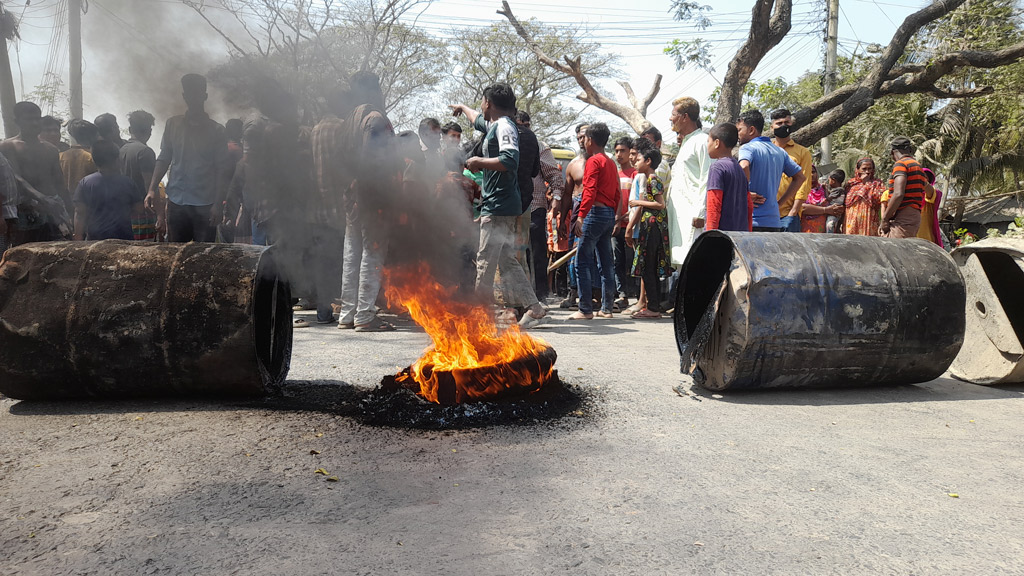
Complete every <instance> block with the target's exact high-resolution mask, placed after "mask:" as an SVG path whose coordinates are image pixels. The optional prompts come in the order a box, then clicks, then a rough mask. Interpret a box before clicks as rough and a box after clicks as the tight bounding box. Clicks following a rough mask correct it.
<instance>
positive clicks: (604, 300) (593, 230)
mask: <svg viewBox="0 0 1024 576" xmlns="http://www.w3.org/2000/svg"><path fill="white" fill-rule="evenodd" d="M609 136H611V132H609V130H608V126H606V125H605V124H604V123H602V122H598V123H596V124H591V125H590V127H588V128H587V133H586V136H584V138H583V144H584V146H585V147H586V150H587V156H588V157H587V163H586V165H585V166H584V168H583V193H582V195H581V197H580V213H579V218H577V220H576V227H575V232H576V235H577V236H579V239H580V240H579V244H578V246H579V251H578V252H577V253H576V258H577V277H578V282H579V293H580V294H581V295H583V297H582V298H580V309H579V311H578V312H576V313H574V314H573V315H572V316H569V319H570V320H592V319H593V318H594V305H593V301H592V300H591V299H590V298H588V297H586V295H588V294H590V293H591V289H592V286H593V283H594V282H595V281H596V280H597V279H596V278H593V277H592V276H593V274H592V270H591V268H592V267H593V262H594V259H595V258H596V259H597V265H598V272H599V275H600V276H601V310H600V311H599V312H598V313H597V315H598V316H600V317H601V318H611V317H612V305H613V301H614V300H615V264H614V262H613V260H612V231H613V229H614V228H615V214H616V212H617V211H618V206H619V200H620V195H621V191H620V190H619V171H618V170H616V169H615V162H614V161H613V160H612V159H611V158H609V157H608V156H607V155H605V153H604V147H605V145H607V144H608V137H609Z"/></svg>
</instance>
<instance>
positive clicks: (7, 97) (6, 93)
mask: <svg viewBox="0 0 1024 576" xmlns="http://www.w3.org/2000/svg"><path fill="white" fill-rule="evenodd" d="M6 11H7V8H6V7H5V6H4V5H3V4H0V14H2V13H4V12H6ZM17 35H18V31H17V30H14V37H15V38H16V37H17ZM7 40H8V39H7V38H6V37H0V113H2V115H3V120H4V136H5V137H7V138H10V137H11V136H14V135H15V134H17V133H18V125H17V124H15V123H14V104H15V102H17V101H18V97H17V95H16V94H15V92H14V75H13V74H11V58H10V56H9V55H8V52H7Z"/></svg>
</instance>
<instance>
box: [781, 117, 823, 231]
mask: <svg viewBox="0 0 1024 576" xmlns="http://www.w3.org/2000/svg"><path fill="white" fill-rule="evenodd" d="M792 126H793V115H792V114H790V112H789V110H787V109H785V108H779V109H778V110H776V111H774V112H772V132H773V134H774V136H775V137H774V139H773V140H772V141H773V142H775V145H776V146H778V147H779V148H782V149H783V150H785V151H786V154H787V155H788V156H789V157H790V158H791V159H792V160H793V162H796V163H797V164H798V165H800V173H801V174H803V175H804V178H805V180H804V182H803V184H801V185H800V187H799V188H797V189H796V192H795V193H794V192H792V191H790V190H789V184H790V183H791V182H792V181H793V178H790V177H789V176H787V175H785V174H783V175H782V180H780V181H779V193H778V200H779V217H780V218H782V228H783V231H785V232H799V231H800V212H801V211H802V210H803V205H804V202H805V201H806V200H807V195H808V194H810V192H811V167H812V166H813V165H814V160H813V158H812V157H811V151H810V150H808V149H807V148H804V147H803V146H801V145H799V144H797V143H796V142H794V141H793V139H792V138H790V137H789V134H790V131H791V130H792Z"/></svg>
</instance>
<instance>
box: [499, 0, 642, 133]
mask: <svg viewBox="0 0 1024 576" xmlns="http://www.w3.org/2000/svg"><path fill="white" fill-rule="evenodd" d="M501 5H502V10H499V11H498V14H500V15H502V16H504V17H505V18H506V19H507V20H508V21H509V23H510V24H512V27H513V28H515V30H516V34H518V35H519V37H520V38H522V39H523V40H524V41H525V42H526V44H527V46H529V47H530V51H531V52H533V54H534V56H536V57H537V60H538V61H539V62H540V63H541V64H544V65H545V66H548V67H550V68H553V69H555V70H557V71H559V72H561V73H563V74H566V75H568V76H571V77H572V78H573V79H574V80H576V83H577V84H579V86H580V88H582V89H583V92H582V93H581V94H579V95H578V96H576V98H578V99H579V100H580V101H582V102H585V103H587V104H590V105H592V106H595V107H597V108H600V109H601V110H604V111H605V112H609V113H611V114H614V115H615V116H618V117H619V118H622V119H623V120H625V121H626V123H627V124H629V126H630V127H631V128H632V129H633V130H636V132H637V133H638V134H639V133H640V132H643V131H644V130H646V129H647V128H649V127H650V126H651V123H650V122H648V121H647V118H645V117H644V116H645V114H646V112H647V110H646V108H647V106H646V105H645V104H644V102H638V101H637V99H636V96H635V95H633V94H631V93H632V88H629V89H628V91H627V93H626V95H627V97H629V98H630V102H631V104H632V105H631V106H626V105H625V104H620V103H619V102H616V101H615V100H612V99H610V98H608V97H606V96H604V95H603V94H601V93H600V92H599V91H598V90H597V88H596V87H594V85H593V84H592V83H591V82H590V79H589V78H587V75H586V73H585V72H584V71H583V66H582V57H581V56H579V55H577V56H576V57H571V56H569V55H564V56H562V61H559V60H556V59H555V58H553V57H551V56H550V55H548V54H547V53H545V52H544V50H543V49H542V48H541V47H540V44H538V43H537V41H536V40H534V38H533V36H532V35H531V34H530V32H529V31H528V30H527V29H526V28H525V27H524V26H523V24H522V23H521V22H520V21H519V20H518V19H517V18H516V16H515V15H514V14H513V13H512V7H511V6H509V4H508V0H502V2H501ZM660 87H661V75H660V74H659V75H658V76H657V77H656V79H655V81H654V86H653V87H652V88H651V93H649V94H648V96H647V98H645V99H644V101H645V102H646V103H647V104H649V103H650V101H651V100H653V99H654V97H655V96H657V95H658V90H659V89H660ZM623 88H626V86H623ZM638 104H640V106H638ZM641 108H642V109H641Z"/></svg>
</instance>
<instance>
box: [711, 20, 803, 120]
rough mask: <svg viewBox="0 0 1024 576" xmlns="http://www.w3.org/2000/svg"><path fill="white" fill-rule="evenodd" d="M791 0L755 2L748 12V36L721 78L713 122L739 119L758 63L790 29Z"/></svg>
mask: <svg viewBox="0 0 1024 576" xmlns="http://www.w3.org/2000/svg"><path fill="white" fill-rule="evenodd" d="M792 15H793V0H757V2H756V3H755V4H754V7H753V9H751V16H750V33H749V34H748V36H747V41H746V42H744V43H743V46H741V47H740V49H739V51H738V52H736V55H735V56H733V58H732V61H730V62H729V68H728V70H727V71H726V73H725V77H724V78H723V79H722V89H721V92H720V93H719V96H718V108H717V109H716V110H715V122H732V121H733V120H735V119H736V117H737V116H739V113H740V106H741V105H742V103H743V90H744V89H745V88H746V86H747V82H749V81H750V76H751V75H752V74H753V73H754V70H755V69H756V68H757V66H758V64H760V63H761V60H762V59H763V58H764V57H765V55H766V54H768V51H770V50H771V49H772V48H774V47H775V46H777V45H778V44H779V42H781V41H782V39H783V38H785V37H786V34H789V30H790V28H791V26H792V22H791V21H792Z"/></svg>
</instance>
